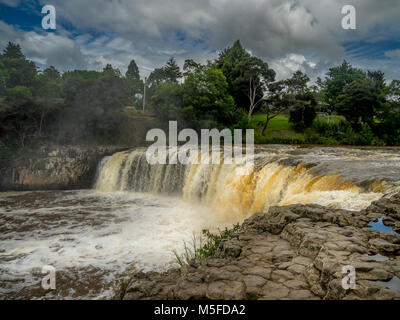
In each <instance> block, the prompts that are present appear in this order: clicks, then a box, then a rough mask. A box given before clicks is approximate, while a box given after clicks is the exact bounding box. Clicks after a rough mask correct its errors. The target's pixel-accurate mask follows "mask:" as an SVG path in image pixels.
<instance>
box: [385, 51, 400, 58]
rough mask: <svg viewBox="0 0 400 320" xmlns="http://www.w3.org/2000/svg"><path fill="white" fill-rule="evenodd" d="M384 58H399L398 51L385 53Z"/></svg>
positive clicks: (399, 52) (399, 53)
mask: <svg viewBox="0 0 400 320" xmlns="http://www.w3.org/2000/svg"><path fill="white" fill-rule="evenodd" d="M385 56H386V57H388V58H391V59H399V58H400V49H395V50H390V51H386V52H385Z"/></svg>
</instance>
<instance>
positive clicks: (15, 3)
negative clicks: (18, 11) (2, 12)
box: [0, 0, 21, 8]
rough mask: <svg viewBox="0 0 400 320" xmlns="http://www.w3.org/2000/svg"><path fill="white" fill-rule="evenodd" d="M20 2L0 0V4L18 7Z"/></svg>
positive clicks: (18, 0)
mask: <svg viewBox="0 0 400 320" xmlns="http://www.w3.org/2000/svg"><path fill="white" fill-rule="evenodd" d="M20 2H21V1H20V0H0V4H5V5H6V6H9V7H14V8H16V7H18V6H19V4H20Z"/></svg>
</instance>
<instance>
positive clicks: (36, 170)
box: [0, 146, 127, 191]
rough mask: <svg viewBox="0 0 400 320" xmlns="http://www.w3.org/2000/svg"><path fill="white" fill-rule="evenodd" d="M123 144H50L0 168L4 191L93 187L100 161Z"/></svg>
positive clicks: (0, 179)
mask: <svg viewBox="0 0 400 320" xmlns="http://www.w3.org/2000/svg"><path fill="white" fill-rule="evenodd" d="M126 149H127V148H121V147H72V146H71V147H69V146H47V147H41V148H39V149H38V150H36V151H35V152H34V153H33V154H32V155H30V156H29V157H27V158H26V159H15V160H14V162H13V163H12V164H11V165H10V166H9V167H8V168H1V169H0V191H11V190H13V191H23V190H66V189H85V188H91V187H92V184H93V182H94V178H95V175H96V169H97V165H98V163H99V162H100V160H101V159H102V158H103V157H105V156H108V155H111V154H113V153H115V152H118V151H122V150H126Z"/></svg>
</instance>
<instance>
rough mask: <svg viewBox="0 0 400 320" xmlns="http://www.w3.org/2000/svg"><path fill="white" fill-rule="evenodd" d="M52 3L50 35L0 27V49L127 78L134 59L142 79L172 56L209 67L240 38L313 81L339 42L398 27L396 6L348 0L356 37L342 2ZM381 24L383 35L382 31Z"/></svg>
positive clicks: (282, 73) (281, 70)
mask: <svg viewBox="0 0 400 320" xmlns="http://www.w3.org/2000/svg"><path fill="white" fill-rule="evenodd" d="M0 1H2V2H3V3H5V2H7V3H10V4H14V5H15V4H16V3H17V2H18V1H12V0H0ZM40 2H41V4H42V5H44V4H47V0H40ZM52 4H53V5H54V6H55V7H56V10H57V31H56V32H55V33H54V34H53V33H51V34H46V33H44V32H42V31H39V30H36V31H35V32H34V33H35V34H32V33H25V32H23V31H21V30H16V29H14V28H13V27H11V26H8V25H5V24H4V23H3V24H1V21H0V45H4V41H5V40H13V39H18V41H20V42H21V44H23V46H25V45H26V46H27V48H23V49H24V51H26V53H27V54H28V53H29V55H30V56H34V57H36V58H37V59H42V61H43V59H44V58H45V57H46V54H49V55H50V56H48V57H47V63H50V62H52V63H57V65H58V66H60V67H61V68H65V67H67V66H68V64H69V63H71V62H72V65H70V66H69V67H71V68H74V67H76V66H80V67H86V68H96V69H101V68H102V67H104V65H105V64H106V63H112V64H113V65H114V66H115V67H118V68H120V69H121V71H122V72H124V71H125V70H126V67H127V65H128V64H129V61H130V60H131V59H132V58H134V59H135V60H136V61H137V63H138V65H139V66H141V67H142V69H141V72H143V74H142V75H147V74H148V72H149V71H148V70H147V71H146V69H153V68H155V67H159V66H161V65H163V64H164V63H165V62H166V61H167V60H168V58H169V57H170V56H175V57H176V59H177V61H178V63H179V64H180V65H182V64H183V61H184V60H185V59H186V58H193V59H195V60H197V61H199V62H206V61H207V60H208V59H212V58H215V57H216V56H217V53H216V52H217V51H219V50H222V49H224V48H225V47H226V46H228V45H231V44H232V43H233V41H235V40H237V39H240V40H241V41H242V43H243V45H244V46H245V47H246V48H247V49H248V50H249V51H250V52H252V54H254V55H256V56H259V57H261V58H263V59H265V60H266V61H267V62H269V63H270V65H271V66H272V67H274V68H275V69H276V71H277V73H278V77H279V78H283V77H286V76H288V75H290V74H291V73H293V72H294V71H296V68H297V69H299V70H303V71H307V72H310V77H315V76H317V75H320V74H321V73H322V72H323V71H326V68H327V66H328V65H332V64H333V63H338V62H340V61H341V60H342V59H343V58H344V57H345V56H346V53H345V50H344V48H343V47H342V43H344V42H349V41H352V40H357V41H359V40H360V39H363V40H364V41H370V42H374V41H378V40H384V39H388V38H389V39H390V37H392V38H393V32H394V31H396V30H397V31H399V28H400V26H399V25H398V23H397V20H398V12H400V1H398V0H385V2H378V1H375V0H353V1H352V4H353V5H354V6H355V7H356V10H357V30H356V31H355V32H354V31H353V32H349V31H348V30H343V29H342V28H341V19H342V15H341V8H342V6H343V5H344V4H348V3H347V1H345V0H337V1H331V0H320V1H315V0H295V1H293V0H246V1H243V0H202V1H198V0H169V1H165V0H119V1H109V0H86V1H84V2H83V1H80V0H68V1H65V0H53V1H52ZM71 26H72V29H71ZM382 26H383V27H385V28H383V29H382V30H384V31H385V32H384V31H379V30H381V29H379V28H378V27H382ZM371 30H374V32H373V33H371ZM377 30H378V31H377ZM49 40H50V43H49V42H48V41H49ZM36 42H37V43H36ZM42 44H43V45H42ZM58 48H60V49H59V50H58ZM388 54H389V55H392V54H393V53H390V52H389V53H388ZM57 55H60V56H59V57H57ZM302 59H304V60H302ZM73 62H75V63H73ZM146 73H147V74H146Z"/></svg>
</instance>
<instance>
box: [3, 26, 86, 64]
mask: <svg viewBox="0 0 400 320" xmlns="http://www.w3.org/2000/svg"><path fill="white" fill-rule="evenodd" d="M0 30H1V31H0V45H1V47H3V48H4V47H5V46H6V45H7V42H8V41H10V40H11V41H13V42H16V43H18V44H20V46H21V48H22V51H23V53H24V54H25V55H26V56H27V57H29V58H30V59H32V60H33V61H35V62H36V63H38V65H39V66H40V67H42V68H44V67H46V66H50V65H52V66H55V67H56V68H58V69H60V70H62V71H64V70H68V69H75V68H85V67H86V66H87V62H86V60H85V57H84V56H83V55H82V52H81V50H80V48H79V46H78V45H77V43H75V41H73V40H71V39H69V38H66V37H64V36H60V35H57V34H55V33H50V32H49V33H47V32H43V33H42V34H39V33H37V32H36V31H29V32H24V31H22V30H19V29H17V28H14V27H13V26H10V25H8V24H6V23H4V22H2V21H0Z"/></svg>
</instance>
